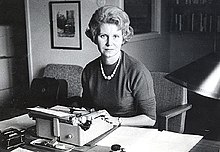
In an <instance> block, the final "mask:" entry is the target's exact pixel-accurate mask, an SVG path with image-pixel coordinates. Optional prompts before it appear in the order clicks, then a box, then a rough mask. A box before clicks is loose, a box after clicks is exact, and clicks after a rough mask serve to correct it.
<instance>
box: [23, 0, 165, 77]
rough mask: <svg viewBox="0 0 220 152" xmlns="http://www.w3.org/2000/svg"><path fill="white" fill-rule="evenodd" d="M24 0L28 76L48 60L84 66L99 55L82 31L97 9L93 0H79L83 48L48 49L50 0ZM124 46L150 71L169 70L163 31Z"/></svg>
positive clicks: (110, 1) (113, 1)
mask: <svg viewBox="0 0 220 152" xmlns="http://www.w3.org/2000/svg"><path fill="white" fill-rule="evenodd" d="M26 2H27V3H26V6H27V10H26V12H27V14H26V19H27V21H28V22H27V27H28V49H29V54H28V55H29V65H30V66H29V71H30V79H32V78H33V77H37V76H40V75H41V72H42V71H41V69H42V68H43V67H45V65H46V64H48V63H63V64H78V65H81V66H83V67H84V66H85V65H86V64H87V63H88V62H89V61H91V60H93V59H94V58H96V57H97V56H99V53H98V51H97V48H96V46H95V45H94V44H93V43H92V42H91V41H90V40H89V39H88V38H87V37H86V36H85V34H84V31H85V29H86V28H87V24H88V22H89V19H90V17H91V15H92V13H93V12H94V11H95V10H96V9H97V8H98V6H97V4H96V0H86V1H85V0H81V18H82V20H81V24H82V26H81V30H82V44H83V46H82V50H61V49H51V46H50V24H49V10H48V8H49V7H48V2H49V0H27V1H26ZM163 2H165V1H163ZM108 4H109V5H117V6H119V1H118V0H107V5H108ZM164 11H165V8H164ZM162 14H163V15H164V14H166V13H164V12H163V13H162ZM163 24H165V23H163ZM162 27H163V26H162ZM123 49H124V50H126V52H128V53H129V54H131V55H132V56H134V57H135V58H137V59H139V60H141V61H142V62H144V63H145V64H146V66H147V67H149V69H150V70H152V71H168V70H169V37H167V35H166V34H162V36H161V37H159V38H155V39H147V40H144V41H138V42H132V43H128V44H126V45H125V46H124V47H123Z"/></svg>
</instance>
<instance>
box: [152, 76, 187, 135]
mask: <svg viewBox="0 0 220 152" xmlns="http://www.w3.org/2000/svg"><path fill="white" fill-rule="evenodd" d="M166 74H167V73H165V72H151V75H152V78H153V82H154V92H155V96H156V103H157V114H159V113H162V112H164V111H167V110H170V109H173V108H175V107H177V106H180V105H184V104H186V103H187V89H186V88H183V87H181V86H179V85H177V84H174V83H173V82H170V81H169V80H167V79H165V78H164V76H165V75H166ZM185 116H186V113H183V114H180V115H179V116H177V117H173V118H171V119H170V120H169V126H168V130H169V131H174V132H180V133H182V132H183V131H184V126H185Z"/></svg>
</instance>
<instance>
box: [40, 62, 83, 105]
mask: <svg viewBox="0 0 220 152" xmlns="http://www.w3.org/2000/svg"><path fill="white" fill-rule="evenodd" d="M82 71H83V67H81V66H79V65H68V64H48V65H46V67H45V68H44V73H43V77H50V78H56V79H64V80H66V81H67V85H68V86H67V101H66V104H67V105H72V106H77V105H74V103H75V104H76V103H77V102H80V100H81V93H82V85H81V74H82Z"/></svg>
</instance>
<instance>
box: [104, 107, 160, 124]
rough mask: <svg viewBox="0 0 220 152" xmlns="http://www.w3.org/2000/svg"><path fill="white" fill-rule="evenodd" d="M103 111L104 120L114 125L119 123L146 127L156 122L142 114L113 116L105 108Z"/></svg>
mask: <svg viewBox="0 0 220 152" xmlns="http://www.w3.org/2000/svg"><path fill="white" fill-rule="evenodd" d="M103 111H104V113H105V120H106V121H107V122H109V123H112V124H115V125H119V124H120V125H122V126H134V127H146V126H153V125H154V124H155V122H156V121H155V120H153V119H151V118H150V117H148V116H146V115H144V114H142V115H137V116H133V117H113V116H111V115H110V114H109V113H108V112H107V111H106V110H103Z"/></svg>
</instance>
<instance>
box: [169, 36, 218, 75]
mask: <svg viewBox="0 0 220 152" xmlns="http://www.w3.org/2000/svg"><path fill="white" fill-rule="evenodd" d="M213 51H214V37H213V35H212V34H208V33H206V34H205V33H171V34H170V71H173V70H176V69H178V68H180V67H182V66H184V65H186V64H189V63H190V62H193V61H195V60H196V59H198V58H200V57H202V56H204V55H206V54H208V53H211V52H213Z"/></svg>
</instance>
